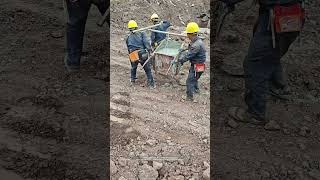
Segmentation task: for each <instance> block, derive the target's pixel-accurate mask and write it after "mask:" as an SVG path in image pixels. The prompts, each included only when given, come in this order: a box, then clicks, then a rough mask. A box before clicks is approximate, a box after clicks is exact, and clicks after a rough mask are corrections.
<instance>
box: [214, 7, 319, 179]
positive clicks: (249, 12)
mask: <svg viewBox="0 0 320 180" xmlns="http://www.w3.org/2000/svg"><path fill="white" fill-rule="evenodd" d="M319 7H320V4H319V1H308V3H307V4H306V9H307V16H308V19H307V21H306V25H305V27H304V30H303V32H302V34H301V43H299V40H297V41H296V42H295V43H294V44H293V45H292V46H291V48H290V50H289V52H288V54H287V55H286V56H285V57H284V58H283V60H282V61H283V64H284V68H285V69H286V73H287V74H288V82H289V85H290V88H291V89H292V92H293V95H292V97H293V98H294V99H295V100H294V101H289V102H288V101H283V100H279V99H276V98H274V97H269V101H268V113H267V114H268V117H269V118H270V119H274V120H276V121H277V122H279V123H280V125H281V131H277V132H267V131H265V130H264V129H263V128H260V127H256V126H250V125H245V124H239V127H237V128H231V127H230V126H229V125H226V123H227V121H228V117H227V114H226V113H225V112H226V111H227V109H228V108H229V107H230V106H239V105H242V106H243V107H245V106H244V103H243V97H242V95H241V94H243V93H244V81H243V79H242V78H236V77H231V76H228V75H227V74H225V73H223V72H222V71H221V70H219V69H218V68H217V70H216V71H215V73H214V83H215V84H216V85H215V88H214V89H213V90H214V95H213V96H214V97H216V100H215V101H214V104H213V105H212V108H213V109H214V111H215V115H214V123H213V126H214V127H213V128H214V131H213V132H214V134H215V135H214V136H213V141H212V143H213V153H212V154H211V155H212V158H213V162H214V163H215V164H214V167H215V168H214V174H215V176H214V179H216V180H219V179H248V180H249V179H252V180H254V179H304V180H308V179H319V174H320V169H319V161H320V157H319V153H318V152H319V149H320V142H319V141H320V136H319V135H320V134H319V131H318V129H319V126H320V124H319V120H320V119H319V118H320V116H319V114H320V108H319V107H320V104H319V99H320V89H319V82H320V81H319V75H320V69H319V67H320V63H319V58H320V51H319V50H320V49H319V31H320V29H319V27H320V26H319V20H320V17H319V11H318V9H319ZM256 14H257V8H255V7H253V8H251V9H250V2H248V3H242V4H241V5H239V6H238V7H237V8H236V11H235V12H234V13H233V14H231V16H229V17H228V18H227V19H226V24H225V26H224V28H223V30H222V36H221V38H220V39H219V41H217V43H216V44H215V45H214V50H213V52H211V53H212V55H213V58H215V59H216V60H220V61H223V62H224V64H225V65H227V66H228V67H229V70H230V68H234V67H242V61H243V58H244V56H245V54H246V50H247V48H248V44H249V40H250V36H251V33H252V27H253V23H254V19H255V15H256ZM220 65H221V64H220Z"/></svg>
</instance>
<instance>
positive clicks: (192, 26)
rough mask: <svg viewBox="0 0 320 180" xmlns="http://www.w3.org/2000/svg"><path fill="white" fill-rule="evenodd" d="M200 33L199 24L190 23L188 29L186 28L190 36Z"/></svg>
mask: <svg viewBox="0 0 320 180" xmlns="http://www.w3.org/2000/svg"><path fill="white" fill-rule="evenodd" d="M198 31H199V26H198V24H197V23H195V22H190V23H188V25H187V28H186V32H187V33H188V34H189V33H196V32H198Z"/></svg>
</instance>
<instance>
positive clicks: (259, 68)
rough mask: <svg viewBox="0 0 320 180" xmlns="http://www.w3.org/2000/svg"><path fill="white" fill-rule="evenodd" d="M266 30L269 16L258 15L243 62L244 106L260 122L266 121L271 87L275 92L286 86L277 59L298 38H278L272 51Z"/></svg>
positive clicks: (270, 37) (287, 35)
mask: <svg viewBox="0 0 320 180" xmlns="http://www.w3.org/2000/svg"><path fill="white" fill-rule="evenodd" d="M268 26H269V14H268V12H267V11H266V12H264V13H263V12H262V13H260V16H259V19H258V22H257V26H256V28H255V31H254V33H253V38H252V40H251V43H250V46H249V49H248V54H247V56H246V58H245V60H244V62H243V68H244V72H245V76H246V78H245V86H246V94H245V102H246V104H247V106H248V111H249V112H250V113H252V114H254V115H255V116H256V117H257V119H259V120H265V111H266V97H265V96H266V94H267V92H268V91H269V85H270V83H272V84H273V85H274V86H275V87H278V88H283V87H284V86H285V85H286V81H285V80H284V78H283V70H282V65H281V62H280V59H281V58H282V57H283V55H284V54H285V53H286V52H287V51H288V49H289V47H290V45H291V44H292V43H293V42H294V40H295V39H296V38H297V36H298V35H299V33H298V32H290V33H281V34H277V35H276V48H273V46H272V34H271V30H269V28H268Z"/></svg>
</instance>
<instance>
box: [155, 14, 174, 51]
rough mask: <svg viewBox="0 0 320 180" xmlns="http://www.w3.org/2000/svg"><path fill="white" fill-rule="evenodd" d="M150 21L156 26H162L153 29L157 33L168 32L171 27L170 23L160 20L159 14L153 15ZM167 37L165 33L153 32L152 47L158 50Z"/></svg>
mask: <svg viewBox="0 0 320 180" xmlns="http://www.w3.org/2000/svg"><path fill="white" fill-rule="evenodd" d="M150 20H151V21H152V23H153V24H154V25H156V24H159V23H160V26H157V27H155V28H153V29H154V30H157V31H167V29H168V28H169V27H170V26H171V24H170V21H161V22H160V20H159V16H158V15H157V14H152V16H151V17H150ZM166 37H167V35H166V34H164V33H159V32H151V46H152V47H153V48H156V47H157V46H158V45H159V44H160V42H161V41H162V40H164V39H165V38H166Z"/></svg>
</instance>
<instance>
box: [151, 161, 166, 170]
mask: <svg viewBox="0 0 320 180" xmlns="http://www.w3.org/2000/svg"><path fill="white" fill-rule="evenodd" d="M152 166H153V168H154V169H155V170H159V169H161V168H162V167H163V164H162V163H159V162H156V161H153V162H152Z"/></svg>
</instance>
